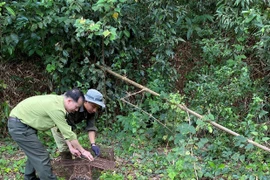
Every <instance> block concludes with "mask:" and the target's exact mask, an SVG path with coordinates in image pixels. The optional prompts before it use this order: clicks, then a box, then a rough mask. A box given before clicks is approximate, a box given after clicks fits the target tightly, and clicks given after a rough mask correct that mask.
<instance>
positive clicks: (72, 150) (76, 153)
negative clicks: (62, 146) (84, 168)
mask: <svg viewBox="0 0 270 180" xmlns="http://www.w3.org/2000/svg"><path fill="white" fill-rule="evenodd" d="M69 151H70V152H71V154H73V155H74V156H76V157H80V156H81V152H80V151H79V150H77V149H74V148H70V147H69Z"/></svg>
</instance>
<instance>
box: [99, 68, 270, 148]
mask: <svg viewBox="0 0 270 180" xmlns="http://www.w3.org/2000/svg"><path fill="white" fill-rule="evenodd" d="M96 66H97V67H99V68H100V69H102V70H103V71H106V72H108V73H110V74H112V75H114V76H116V77H117V78H119V79H122V80H123V81H125V82H127V83H129V84H132V85H133V86H136V87H138V88H140V89H142V90H143V91H146V92H149V93H150V94H152V95H155V96H159V97H160V94H158V93H156V92H154V91H152V90H151V89H149V88H147V87H145V86H142V85H140V84H138V83H136V82H134V81H132V80H130V79H128V78H127V77H124V76H121V75H120V74H118V73H115V72H113V71H112V70H110V69H109V68H107V67H104V66H101V65H98V64H96ZM162 99H164V100H165V101H167V102H169V103H171V104H174V103H172V102H170V101H169V100H168V99H166V98H162ZM174 105H176V106H177V107H179V108H180V109H182V110H184V111H186V112H189V113H190V114H192V115H194V116H196V117H198V118H199V119H203V116H202V115H200V114H198V113H196V112H195V111H192V110H190V109H188V108H187V107H186V106H184V105H181V104H174ZM205 121H206V122H208V123H210V124H212V125H213V126H215V127H217V128H219V129H221V130H223V131H225V132H227V133H229V134H232V135H234V136H240V134H238V133H236V132H234V131H232V130H230V129H228V128H226V127H224V126H222V125H220V124H218V123H216V122H213V121H210V120H205ZM247 141H248V142H249V143H250V144H253V145H254V146H257V147H259V148H261V149H263V150H265V151H268V152H270V148H268V147H266V146H263V145H261V144H259V143H257V142H254V141H252V140H250V139H247Z"/></svg>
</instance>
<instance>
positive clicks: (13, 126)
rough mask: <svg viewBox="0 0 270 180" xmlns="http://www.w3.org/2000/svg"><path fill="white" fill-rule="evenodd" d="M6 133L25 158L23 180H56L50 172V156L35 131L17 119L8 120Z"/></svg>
mask: <svg viewBox="0 0 270 180" xmlns="http://www.w3.org/2000/svg"><path fill="white" fill-rule="evenodd" d="M8 131H9V134H10V135H11V137H12V139H13V140H14V141H16V142H17V143H18V145H19V146H20V148H21V149H22V150H23V151H24V153H25V155H26V156H27V162H26V166H25V173H24V180H34V179H38V178H37V177H36V172H37V175H38V176H39V179H41V180H54V179H55V180H56V179H57V178H56V176H55V175H54V174H53V172H52V167H51V162H50V155H49V153H48V152H47V150H46V148H45V147H44V146H43V144H42V143H41V142H40V140H39V139H38V137H37V130H35V129H33V128H31V127H30V126H28V125H26V124H23V123H22V122H21V121H20V120H19V119H17V118H12V117H11V118H9V120H8Z"/></svg>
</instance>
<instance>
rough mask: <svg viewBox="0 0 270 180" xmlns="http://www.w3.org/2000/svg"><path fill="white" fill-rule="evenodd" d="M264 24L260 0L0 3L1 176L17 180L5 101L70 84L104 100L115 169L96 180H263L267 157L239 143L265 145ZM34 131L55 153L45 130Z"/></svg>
mask: <svg viewBox="0 0 270 180" xmlns="http://www.w3.org/2000/svg"><path fill="white" fill-rule="evenodd" d="M269 20H270V5H269V1H268V0H236V1H231V0H218V1H216V0H205V1H195V0H191V1H187V0H175V1H163V0H144V1H141V0H40V1H37V0H21V1H8V0H4V1H0V38H1V39H0V73H1V74H0V75H1V76H0V77H1V79H0V99H1V101H0V105H1V111H0V129H1V131H0V132H1V136H2V140H1V142H0V144H1V147H0V152H1V159H0V178H1V179H21V178H22V177H23V171H24V170H23V167H24V163H25V157H24V155H23V153H22V152H21V151H20V150H19V148H18V146H17V145H16V144H15V143H14V142H13V141H12V140H11V139H10V137H9V135H8V132H7V129H6V121H7V117H8V114H9V112H10V110H11V109H12V107H14V106H15V105H16V104H17V103H18V102H19V101H21V100H22V99H24V98H27V97H29V96H32V95H36V94H46V93H57V94H61V93H63V92H64V91H65V90H67V89H69V88H72V87H75V86H76V87H79V88H81V89H82V90H83V91H86V90H87V89H88V88H97V89H99V90H100V91H102V92H103V93H104V95H105V98H106V104H107V108H106V110H105V112H104V113H103V115H102V117H101V118H100V119H99V121H98V124H97V125H98V127H99V133H98V138H97V143H98V144H102V145H107V146H111V147H114V149H115V156H116V164H117V170H116V171H113V172H110V171H107V172H103V173H102V175H101V177H100V179H243V180H244V179H245V180H246V179H250V180H252V179H269V178H270V158H269V152H267V151H265V150H262V149H259V148H258V147H254V146H253V145H252V144H249V143H247V139H246V138H249V139H252V140H253V141H255V142H257V143H260V144H262V145H264V146H267V147H270V141H269V139H270V130H269V124H270V120H269V111H270V106H269V102H270V98H269V92H270V90H269V89H270V54H269V52H270V51H269V50H270V49H269V47H270V46H269V45H270V36H269V35H270V34H269V33H270V24H269V22H270V21H269ZM96 64H100V65H103V66H106V67H109V68H110V69H111V70H112V71H114V72H117V73H119V74H121V75H122V76H124V77H127V78H129V79H132V80H133V81H135V82H137V83H139V84H141V85H143V86H145V87H148V88H149V89H151V90H153V91H155V92H157V93H159V94H161V98H160V97H155V96H153V95H150V94H149V93H147V92H142V91H140V89H138V88H137V87H134V86H132V85H130V84H128V83H126V82H125V81H122V80H120V79H118V78H116V77H114V76H113V75H111V74H109V73H106V72H103V71H102V70H101V69H99V68H98V67H97V66H96ZM162 98H167V99H169V101H170V102H173V103H177V104H185V105H186V106H187V107H188V108H189V109H192V110H193V111H195V112H197V113H199V114H201V115H204V118H203V119H198V118H197V117H194V116H193V115H190V114H189V113H187V112H185V111H183V110H180V109H178V108H177V107H176V106H174V105H172V104H171V103H168V102H164V100H162ZM205 119H207V120H209V119H210V120H212V121H215V122H217V123H219V124H221V125H223V126H225V127H227V128H229V129H231V130H233V131H235V132H237V133H239V134H241V136H238V137H234V136H232V135H229V134H227V133H225V132H223V131H221V130H219V129H217V128H215V127H213V126H211V125H210V124H208V123H206V122H205V121H204V120H205ZM79 137H80V139H79V140H80V142H81V143H83V144H84V145H85V146H86V147H88V146H89V142H88V140H87V136H86V134H85V133H83V132H82V133H80V135H79ZM40 138H41V139H42V141H43V142H44V144H46V146H47V147H48V150H49V151H50V152H51V154H52V158H55V157H57V156H58V151H57V149H56V147H55V143H54V142H53V139H52V137H51V134H50V132H49V131H48V132H41V133H40Z"/></svg>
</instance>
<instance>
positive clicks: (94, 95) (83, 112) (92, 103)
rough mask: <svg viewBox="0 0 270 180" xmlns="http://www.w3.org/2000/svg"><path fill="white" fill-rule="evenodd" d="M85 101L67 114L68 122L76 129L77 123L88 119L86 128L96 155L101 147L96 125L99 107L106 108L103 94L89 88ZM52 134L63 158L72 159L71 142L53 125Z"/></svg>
mask: <svg viewBox="0 0 270 180" xmlns="http://www.w3.org/2000/svg"><path fill="white" fill-rule="evenodd" d="M84 98H85V101H84V103H83V106H82V107H80V109H79V110H78V111H76V112H74V113H69V114H68V115H67V122H68V124H69V125H70V126H71V127H72V129H73V130H74V129H76V124H78V123H80V122H82V121H83V120H86V128H85V130H86V131H87V132H88V137H89V141H90V144H91V147H92V150H93V151H94V153H95V155H96V156H98V155H99V154H100V149H99V147H98V146H97V145H96V143H95V137H96V131H97V127H96V126H95V120H96V118H97V116H98V109H100V108H105V104H104V102H103V95H102V94H101V93H100V92H99V91H97V90H96V89H89V90H88V91H87V93H86V94H85V95H84ZM51 130H52V134H53V137H54V139H55V142H56V144H57V147H58V149H59V151H60V156H61V158H62V159H71V158H72V155H71V153H70V152H69V151H68V149H72V147H71V146H70V143H69V142H67V143H66V141H65V140H64V138H63V136H62V134H61V133H60V132H59V129H58V128H57V127H53V128H52V129H51Z"/></svg>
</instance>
